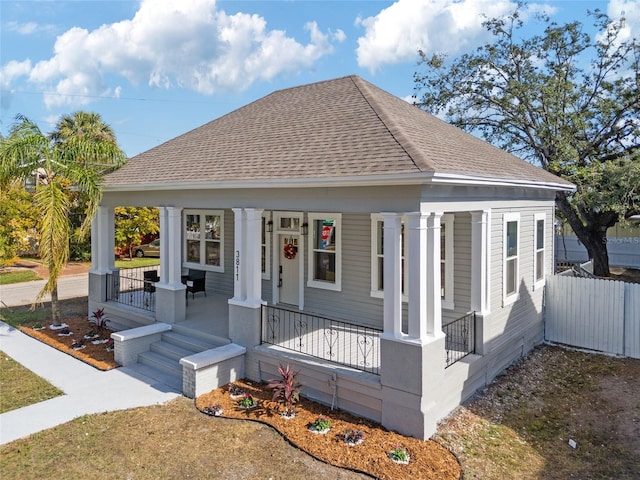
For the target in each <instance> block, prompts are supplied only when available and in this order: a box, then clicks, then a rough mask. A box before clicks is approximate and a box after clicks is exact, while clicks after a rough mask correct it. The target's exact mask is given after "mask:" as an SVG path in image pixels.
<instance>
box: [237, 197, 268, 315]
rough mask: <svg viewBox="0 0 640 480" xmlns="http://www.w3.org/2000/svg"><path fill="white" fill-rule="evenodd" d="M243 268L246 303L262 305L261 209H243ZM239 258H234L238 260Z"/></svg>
mask: <svg viewBox="0 0 640 480" xmlns="http://www.w3.org/2000/svg"><path fill="white" fill-rule="evenodd" d="M245 221H246V229H245V233H246V241H245V246H246V253H245V269H244V274H245V278H246V289H247V303H248V304H251V305H254V306H260V305H262V209H261V208H260V209H258V208H247V209H245ZM238 260H239V259H236V261H238ZM240 260H241V259H240Z"/></svg>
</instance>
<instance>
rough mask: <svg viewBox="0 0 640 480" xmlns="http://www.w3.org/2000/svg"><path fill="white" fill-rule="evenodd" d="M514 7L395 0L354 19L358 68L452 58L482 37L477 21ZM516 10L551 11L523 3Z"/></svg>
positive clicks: (486, 1) (479, 1) (507, 2)
mask: <svg viewBox="0 0 640 480" xmlns="http://www.w3.org/2000/svg"><path fill="white" fill-rule="evenodd" d="M516 8H517V4H516V2H515V1H511V0H398V1H396V2H395V3H394V4H393V5H391V6H390V7H388V8H386V9H384V10H382V11H381V12H380V13H379V14H378V15H376V16H375V17H368V18H364V19H363V18H359V19H357V20H356V24H357V25H361V26H363V27H364V28H365V34H364V36H362V37H360V38H359V39H358V48H357V49H356V52H357V57H358V64H359V65H360V66H361V67H364V68H368V69H370V70H371V71H375V70H376V69H377V68H379V67H380V66H382V65H385V64H394V63H401V62H407V61H417V59H418V55H417V52H418V50H419V49H422V50H423V51H425V52H426V53H447V54H456V53H460V52H463V51H467V50H469V49H471V48H474V47H475V46H477V45H478V43H479V42H481V41H482V40H484V39H486V38H487V33H486V30H485V29H484V28H483V27H482V22H483V21H484V20H485V19H486V18H494V17H500V16H503V15H507V14H509V13H512V12H513V11H515V9H516ZM524 9H525V11H524V12H522V13H523V15H524V16H525V17H526V15H527V12H535V11H541V10H544V11H546V12H547V13H552V9H550V8H548V7H546V8H542V7H541V6H540V5H537V4H528V5H525V7H524Z"/></svg>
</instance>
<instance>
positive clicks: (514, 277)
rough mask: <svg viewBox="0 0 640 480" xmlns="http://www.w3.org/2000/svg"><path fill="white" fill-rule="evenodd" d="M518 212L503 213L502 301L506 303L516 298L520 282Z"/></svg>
mask: <svg viewBox="0 0 640 480" xmlns="http://www.w3.org/2000/svg"><path fill="white" fill-rule="evenodd" d="M519 243H520V214H519V213H507V214H505V215H504V244H503V264H504V271H503V285H504V291H503V303H504V304H505V305H508V304H510V303H513V302H515V301H516V300H517V299H518V289H519V284H520V265H519V262H520V259H519V252H520V245H519Z"/></svg>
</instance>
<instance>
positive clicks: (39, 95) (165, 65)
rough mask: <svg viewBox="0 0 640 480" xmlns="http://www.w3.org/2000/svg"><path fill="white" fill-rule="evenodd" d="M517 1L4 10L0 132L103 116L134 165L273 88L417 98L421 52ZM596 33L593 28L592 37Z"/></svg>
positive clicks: (444, 44) (565, 14)
mask: <svg viewBox="0 0 640 480" xmlns="http://www.w3.org/2000/svg"><path fill="white" fill-rule="evenodd" d="M515 7H516V3H515V2H514V1H511V0H396V1H382V0H373V1H363V0H263V1H241V0H227V1H222V0H218V1H216V0H141V1H132V0H110V1H93V0H82V1H55V0H47V1H31V0H22V1H11V0H2V1H0V95H1V97H0V133H2V135H5V136H6V135H7V134H8V132H9V129H10V127H11V125H12V124H13V123H14V122H15V119H16V115H18V114H20V115H24V116H26V117H27V118H29V119H30V120H32V121H35V122H36V123H37V124H38V126H39V127H40V129H41V130H42V131H43V132H45V133H49V132H51V131H52V130H53V129H54V128H55V124H56V122H57V120H58V119H59V118H60V116H61V115H68V114H72V113H73V112H76V111H78V110H85V111H90V112H97V113H99V114H100V115H101V117H102V119H103V120H104V121H105V122H106V123H107V124H109V125H110V126H111V128H112V129H113V130H114V132H115V134H116V138H117V140H118V143H119V144H120V146H121V148H122V149H123V150H124V151H125V153H126V154H127V156H129V157H132V156H134V155H137V154H138V153H141V152H143V151H146V150H148V149H150V148H153V147H155V146H157V145H160V144H161V143H164V142H166V141H167V140H170V139H172V138H174V137H176V136H178V135H181V134H183V133H185V132H187V131H189V130H192V129H193V128H196V127H198V126H200V125H202V124H204V123H207V122H209V121H211V120H214V119H216V118H218V117H221V116H223V115H225V114H226V113H229V112H231V111H233V110H235V109H237V108H240V107H242V106H244V105H246V104H248V103H250V102H252V101H254V100H257V99H259V98H261V97H263V96H265V95H268V94H269V93H271V92H273V91H275V90H281V89H284V88H290V87H294V86H298V85H304V84H307V83H312V82H318V81H322V80H328V79H332V78H338V77H343V76H346V75H352V74H356V75H359V76H360V77H362V78H364V79H365V80H367V81H369V82H371V83H373V84H375V85H377V86H378V87H380V88H382V89H384V90H386V91H388V92H390V93H392V94H394V95H396V96H398V97H400V98H404V99H407V100H408V101H410V100H411V95H413V94H414V73H415V72H417V71H418V72H419V71H420V69H421V68H424V67H421V66H419V65H418V54H417V51H418V49H421V50H423V51H424V52H425V53H428V54H431V53H444V54H447V55H449V56H450V57H451V58H454V57H455V56H457V55H460V54H463V53H467V52H471V51H473V50H475V49H476V48H477V47H478V46H480V45H482V44H484V43H486V42H487V41H488V40H489V38H488V37H487V34H486V32H485V30H484V29H483V28H482V21H483V19H484V18H485V17H499V16H503V15H506V14H509V13H511V12H513V10H514V9H515ZM595 9H599V10H601V11H603V12H605V13H607V14H608V15H609V16H610V17H611V18H612V19H619V18H620V17H621V16H623V17H625V19H626V27H625V28H626V29H627V34H628V35H633V36H636V37H637V36H639V35H640V0H603V1H601V0H575V1H574V0H538V1H537V2H534V1H526V2H525V3H524V6H523V7H522V9H521V14H522V15H523V18H524V19H525V25H526V29H527V30H526V32H527V33H529V32H531V34H536V33H541V32H542V30H543V28H544V24H542V23H541V22H540V21H539V20H537V19H536V16H535V14H536V13H537V12H544V13H546V14H548V15H549V16H550V17H551V19H552V20H553V21H555V22H557V23H558V24H564V23H567V22H572V21H576V20H577V21H581V22H583V23H584V24H585V27H589V26H591V23H592V22H591V18H589V17H588V16H587V10H595ZM590 33H591V34H593V35H595V34H597V32H590Z"/></svg>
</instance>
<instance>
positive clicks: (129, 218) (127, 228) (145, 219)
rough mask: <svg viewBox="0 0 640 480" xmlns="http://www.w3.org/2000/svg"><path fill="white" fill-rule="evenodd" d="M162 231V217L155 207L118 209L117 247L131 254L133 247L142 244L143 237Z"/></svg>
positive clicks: (116, 216) (116, 215)
mask: <svg viewBox="0 0 640 480" xmlns="http://www.w3.org/2000/svg"><path fill="white" fill-rule="evenodd" d="M159 231H160V217H159V213H158V209H157V208H155V207H116V208H115V236H116V247H117V248H120V249H122V250H124V249H126V250H127V251H128V252H129V260H131V259H132V257H133V255H132V251H131V247H133V246H134V245H137V244H139V243H140V241H141V239H142V237H143V236H144V235H147V234H149V233H158V232H159Z"/></svg>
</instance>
